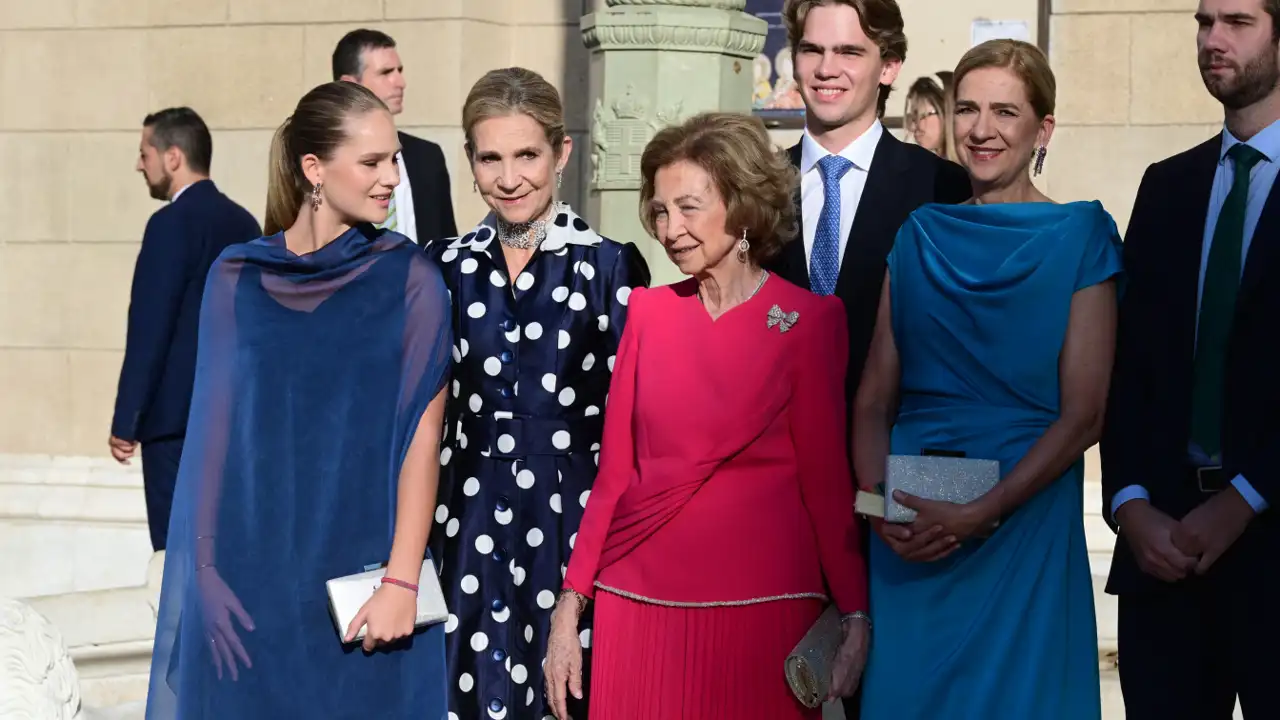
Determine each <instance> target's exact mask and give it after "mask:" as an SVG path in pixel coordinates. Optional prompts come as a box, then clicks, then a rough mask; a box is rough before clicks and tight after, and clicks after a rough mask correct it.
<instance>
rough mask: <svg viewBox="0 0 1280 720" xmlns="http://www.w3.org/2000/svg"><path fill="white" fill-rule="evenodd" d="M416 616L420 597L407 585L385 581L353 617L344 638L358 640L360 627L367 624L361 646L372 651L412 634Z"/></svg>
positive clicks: (347, 640)
mask: <svg viewBox="0 0 1280 720" xmlns="http://www.w3.org/2000/svg"><path fill="white" fill-rule="evenodd" d="M417 619H418V596H417V595H415V594H414V592H413V591H412V590H409V589H407V588H402V587H399V586H397V585H391V584H389V583H384V584H382V585H381V586H379V587H378V589H377V590H375V591H374V593H373V597H371V598H369V600H368V601H367V602H365V604H364V605H363V606H362V607H361V608H360V612H358V613H356V616H355V618H354V619H352V620H351V625H350V626H348V627H347V636H346V638H345V640H346V642H351V641H353V640H355V639H356V634H357V633H359V632H360V628H361V627H365V626H368V627H367V629H366V631H365V634H364V643H363V645H362V647H364V651H365V652H373V651H374V649H375V648H377V646H379V645H384V644H387V643H393V642H395V641H396V640H400V639H401V638H406V637H409V635H411V634H413V626H414V623H415V622H416V621H417Z"/></svg>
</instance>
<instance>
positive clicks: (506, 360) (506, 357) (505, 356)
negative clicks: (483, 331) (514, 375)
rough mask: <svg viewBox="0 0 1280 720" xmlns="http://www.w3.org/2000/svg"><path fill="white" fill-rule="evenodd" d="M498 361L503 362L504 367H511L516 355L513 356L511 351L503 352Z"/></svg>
mask: <svg viewBox="0 0 1280 720" xmlns="http://www.w3.org/2000/svg"><path fill="white" fill-rule="evenodd" d="M498 359H499V360H501V361H502V364H503V365H510V364H511V361H512V360H514V359H515V355H512V354H511V351H510V350H503V351H502V354H501V355H499V356H498Z"/></svg>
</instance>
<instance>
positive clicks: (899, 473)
mask: <svg viewBox="0 0 1280 720" xmlns="http://www.w3.org/2000/svg"><path fill="white" fill-rule="evenodd" d="M886 464H887V467H886V468H885V475H884V520H885V522H892V523H909V522H911V521H912V520H915V518H916V511H915V510H912V509H911V508H908V507H903V506H902V505H900V504H898V503H897V502H895V501H894V499H893V491H894V490H901V491H902V492H904V493H907V494H908V495H915V496H916V497H921V498H924V499H926V500H941V501H944V502H951V503H956V504H964V503H970V502H973V501H974V500H977V499H978V498H980V497H982V496H983V495H986V494H987V493H988V492H990V490H991V488H993V487H995V485H996V483H998V482H1000V463H999V462H998V461H996V460H978V459H975V458H962V457H947V456H943V455H890V456H889V459H888V461H887V463H886Z"/></svg>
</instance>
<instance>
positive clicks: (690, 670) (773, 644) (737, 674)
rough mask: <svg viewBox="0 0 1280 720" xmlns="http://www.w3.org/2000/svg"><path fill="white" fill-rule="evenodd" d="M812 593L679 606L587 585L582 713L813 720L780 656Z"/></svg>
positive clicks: (628, 719)
mask: <svg viewBox="0 0 1280 720" xmlns="http://www.w3.org/2000/svg"><path fill="white" fill-rule="evenodd" d="M822 610H823V603H822V602H821V601H819V600H808V599H802V600H778V601H773V602H764V603H758V604H754V605H741V606H733V607H696V608H680V607H668V606H665V605H654V604H652V603H646V602H639V601H636V600H631V599H629V598H625V597H622V596H620V595H615V594H613V593H610V592H606V591H603V590H602V591H599V592H597V593H596V607H595V630H594V631H593V637H592V647H593V649H592V672H591V718H590V720H719V719H721V718H723V719H724V720H816V719H817V718H820V717H821V715H822V713H821V710H820V709H814V710H810V709H808V708H806V707H804V706H803V705H801V704H800V703H799V701H797V700H796V699H795V696H794V695H792V694H791V689H790V688H789V687H788V686H787V681H786V676H785V675H784V674H783V663H784V661H785V660H786V658H787V655H788V654H789V653H790V652H791V650H792V649H793V648H795V646H796V643H798V642H800V639H801V638H802V637H804V634H805V633H806V632H807V631H808V630H809V627H810V626H812V625H813V623H814V621H816V620H817V619H818V616H819V615H821V614H822Z"/></svg>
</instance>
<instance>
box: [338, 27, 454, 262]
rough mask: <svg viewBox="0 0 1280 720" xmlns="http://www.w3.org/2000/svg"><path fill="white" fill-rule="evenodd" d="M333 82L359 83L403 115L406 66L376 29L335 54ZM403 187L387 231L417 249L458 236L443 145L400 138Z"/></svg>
mask: <svg viewBox="0 0 1280 720" xmlns="http://www.w3.org/2000/svg"><path fill="white" fill-rule="evenodd" d="M333 79H334V80H346V81H348V82H353V83H359V84H360V85H363V86H365V87H367V88H369V89H370V90H372V91H373V94H374V95H377V96H378V97H379V98H381V99H382V102H384V103H386V104H387V107H388V108H389V109H390V110H391V114H392V115H399V114H400V113H401V112H402V111H403V110H404V89H405V81H404V65H403V64H402V63H401V62H400V53H399V52H397V51H396V41H395V40H392V39H391V36H390V35H387V34H386V33H383V32H379V31H377V30H366V29H360V30H352V31H351V32H349V33H347V34H346V35H345V36H343V38H342V39H341V40H339V41H338V46H337V47H335V48H334V50H333ZM399 135H400V155H399V157H398V158H397V160H399V163H400V184H399V185H397V186H396V189H395V193H394V194H393V195H392V196H391V209H390V211H389V212H388V214H387V221H386V222H385V223H383V227H387V228H390V229H392V230H395V231H396V232H398V233H400V234H401V235H404V236H405V237H408V238H409V239H410V240H412V241H414V242H415V243H417V244H419V245H426V244H427V243H428V242H430V241H432V240H439V239H441V238H447V237H454V236H455V235H457V234H458V228H457V223H456V222H455V221H454V218H453V198H452V192H451V191H450V189H449V169H448V167H446V165H445V162H444V153H443V152H442V151H441V150H440V146H439V145H437V144H435V143H433V142H429V141H427V140H423V139H422V138H420V137H415V136H413V135H410V134H409V133H405V132H402V133H399Z"/></svg>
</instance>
